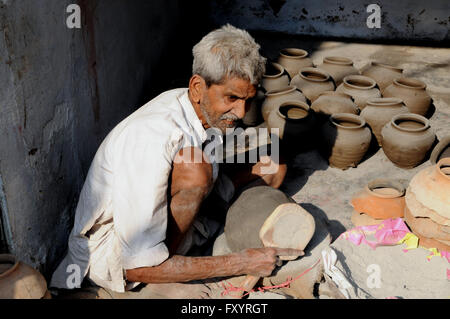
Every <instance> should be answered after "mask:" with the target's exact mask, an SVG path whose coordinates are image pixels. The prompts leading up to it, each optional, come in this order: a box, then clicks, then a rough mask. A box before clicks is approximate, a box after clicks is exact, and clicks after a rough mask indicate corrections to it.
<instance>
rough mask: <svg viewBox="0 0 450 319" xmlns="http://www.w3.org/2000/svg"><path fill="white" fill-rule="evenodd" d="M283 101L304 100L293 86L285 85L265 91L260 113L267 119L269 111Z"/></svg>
mask: <svg viewBox="0 0 450 319" xmlns="http://www.w3.org/2000/svg"><path fill="white" fill-rule="evenodd" d="M285 101H299V102H305V103H306V98H305V96H304V95H303V94H302V93H301V92H300V91H299V90H297V88H296V87H295V86H287V87H285V88H282V89H277V90H272V91H269V92H266V94H265V99H264V102H263V103H262V105H261V114H262V117H263V119H264V121H267V118H268V117H269V114H270V112H272V111H273V110H275V109H277V108H278V107H279V106H280V105H281V104H283V102H285Z"/></svg>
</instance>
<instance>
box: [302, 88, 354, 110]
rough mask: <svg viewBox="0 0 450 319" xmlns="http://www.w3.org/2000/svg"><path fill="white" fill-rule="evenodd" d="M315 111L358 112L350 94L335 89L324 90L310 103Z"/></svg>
mask: <svg viewBox="0 0 450 319" xmlns="http://www.w3.org/2000/svg"><path fill="white" fill-rule="evenodd" d="M311 109H313V110H314V111H315V112H316V113H322V114H325V115H332V114H335V113H351V114H358V113H359V109H358V106H357V105H356V104H355V103H354V102H353V99H352V97H351V96H350V95H348V94H345V93H339V92H336V91H325V92H322V93H320V94H319V97H318V98H317V99H316V100H315V101H314V102H313V103H312V104H311Z"/></svg>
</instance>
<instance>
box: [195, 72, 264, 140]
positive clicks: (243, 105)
mask: <svg viewBox="0 0 450 319" xmlns="http://www.w3.org/2000/svg"><path fill="white" fill-rule="evenodd" d="M255 94H256V87H255V86H254V85H253V84H251V83H250V81H248V80H244V79H240V78H230V79H227V80H226V81H225V82H224V83H223V84H212V85H210V86H209V87H208V88H205V89H204V90H203V93H202V98H201V100H200V109H201V111H202V114H203V116H204V118H205V120H206V122H207V124H208V126H209V127H215V128H218V129H220V130H221V131H222V133H224V134H225V133H226V129H227V128H235V127H236V121H237V120H239V119H242V118H243V117H244V115H245V112H247V111H248V109H249V107H250V103H251V100H252V98H253V97H254V96H255Z"/></svg>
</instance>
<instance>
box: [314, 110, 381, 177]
mask: <svg viewBox="0 0 450 319" xmlns="http://www.w3.org/2000/svg"><path fill="white" fill-rule="evenodd" d="M371 138H372V136H371V133H370V129H369V128H368V127H367V126H366V121H365V120H364V119H363V118H362V117H360V116H358V115H354V114H348V113H337V114H333V115H332V116H331V117H330V119H329V121H327V123H325V125H324V126H323V127H322V139H323V147H324V148H323V149H322V153H323V154H324V156H325V158H327V159H328V162H329V163H330V166H332V167H337V168H340V169H347V168H349V167H356V166H357V164H358V163H359V162H360V161H361V160H362V158H363V156H364V154H365V153H366V152H367V150H368V148H369V144H370V140H371Z"/></svg>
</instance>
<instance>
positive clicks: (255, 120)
mask: <svg viewBox="0 0 450 319" xmlns="http://www.w3.org/2000/svg"><path fill="white" fill-rule="evenodd" d="M264 98H265V94H264V92H263V90H262V89H258V90H257V91H256V95H255V98H254V99H253V101H252V102H251V103H250V108H249V110H248V111H247V112H245V115H244V118H243V119H242V122H243V123H244V124H245V125H247V126H257V125H259V124H261V123H262V122H263V118H262V116H261V104H262V103H263V101H264Z"/></svg>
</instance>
